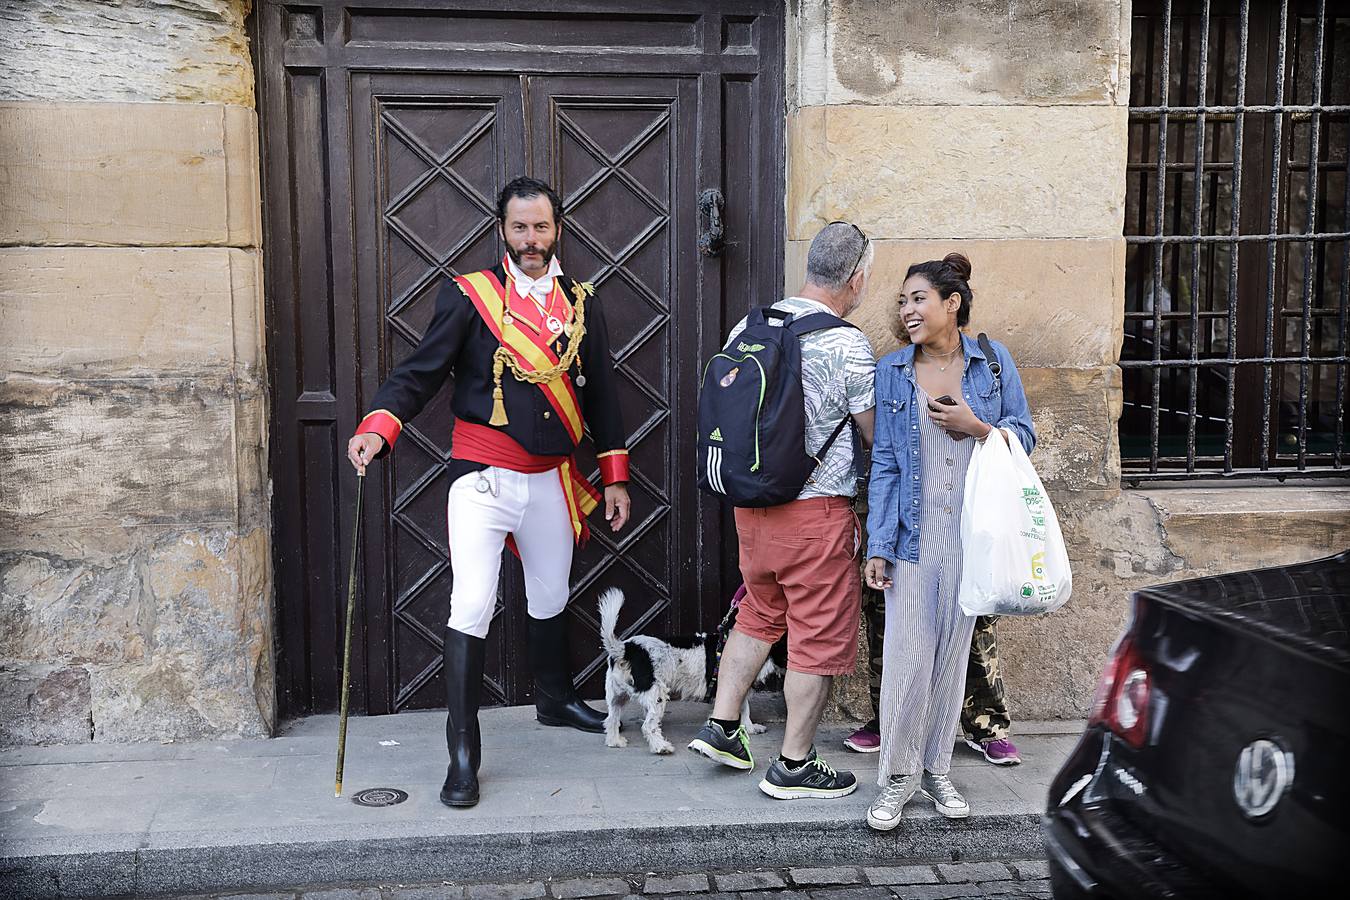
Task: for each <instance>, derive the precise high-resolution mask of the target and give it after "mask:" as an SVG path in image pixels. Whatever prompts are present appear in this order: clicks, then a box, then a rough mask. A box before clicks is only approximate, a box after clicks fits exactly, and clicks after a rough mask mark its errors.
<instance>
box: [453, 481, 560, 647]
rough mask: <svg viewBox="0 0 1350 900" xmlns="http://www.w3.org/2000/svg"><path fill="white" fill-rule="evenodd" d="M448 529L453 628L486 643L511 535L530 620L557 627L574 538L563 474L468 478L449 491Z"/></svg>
mask: <svg viewBox="0 0 1350 900" xmlns="http://www.w3.org/2000/svg"><path fill="white" fill-rule="evenodd" d="M446 524H447V528H448V530H449V534H450V568H451V571H452V572H453V573H454V579H455V580H454V586H453V587H452V588H451V591H450V621H449V622H448V623H447V624H448V625H449V626H450V627H451V628H453V629H455V630H456V631H462V632H464V633H465V634H469V635H473V636H474V637H477V638H482V637H487V633H488V626H489V625H491V624H492V614H493V611H494V610H495V607H496V603H497V581H498V578H499V577H500V575H501V566H502V549H503V547H505V545H506V536H507V535H508V534H513V535H515V539H516V549H517V550H519V551H520V562H521V565H522V566H523V568H524V570H525V599H526V601H527V603H528V606H529V611H530V615H531V616H532V617H534V618H536V619H551V618H553V617H554V616H556V615H558V614H559V613H561V612H562V611H563V608H564V607H565V606H566V605H567V592H568V577H569V575H570V573H571V569H572V548H573V537H572V523H571V521H570V520H569V519H568V516H567V501H566V500H565V499H564V498H563V490H562V481H561V480H560V479H559V477H558V472H557V470H556V469H555V470H553V471H551V472H540V473H538V474H534V475H527V474H525V473H524V472H513V471H511V470H510V469H501V468H496V467H493V468H489V469H483V470H482V471H480V472H470V473H468V474H467V475H462V476H460V477H459V478H457V479H456V480H455V483H454V484H452V485H450V499H449V502H448V503H447V505H446Z"/></svg>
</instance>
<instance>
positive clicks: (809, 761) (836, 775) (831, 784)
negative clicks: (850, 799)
mask: <svg viewBox="0 0 1350 900" xmlns="http://www.w3.org/2000/svg"><path fill="white" fill-rule="evenodd" d="M759 789H760V790H761V791H763V792H764V793H766V794H768V795H769V796H770V797H774V798H776V799H778V800H797V799H800V798H802V797H818V798H821V799H826V800H830V799H833V798H835V797H846V796H848V795H849V794H851V793H853V792H854V791H856V790H857V789H858V779H857V778H856V777H855V776H854V775H853V773H852V772H836V771H835V770H834V769H833V768H831V767H830V764H829V763H827V762H825V760H823V759H821V758H820V756H819V755H818V754H817V753H816V748H815V747H812V748H811V752H810V754H809V755H807V757H806V762H805V763H803V764H802V765H801V767H800V768H797V769H789V768H788V767H787V766H786V765H784V764H783V761H782V760H781V759H775V760H774V761H773V765H771V766H769V771H768V772H765V773H764V779H763V780H762V781H760V783H759Z"/></svg>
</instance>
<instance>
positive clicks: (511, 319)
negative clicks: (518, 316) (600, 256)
mask: <svg viewBox="0 0 1350 900" xmlns="http://www.w3.org/2000/svg"><path fill="white" fill-rule="evenodd" d="M515 321H516V320H515V318H514V317H513V316H510V315H505V316H502V324H503V325H510V324H511V323H513V322H515Z"/></svg>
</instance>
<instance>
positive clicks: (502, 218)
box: [347, 178, 629, 806]
mask: <svg viewBox="0 0 1350 900" xmlns="http://www.w3.org/2000/svg"><path fill="white" fill-rule="evenodd" d="M497 218H498V225H499V227H500V229H501V234H502V239H503V240H504V241H505V243H506V256H505V257H504V258H503V259H502V261H501V262H500V263H498V264H497V265H496V266H493V267H492V268H490V269H484V270H482V271H479V272H470V273H468V274H466V275H460V276H456V277H454V278H452V279H450V280H448V281H447V282H446V283H445V284H444V285H443V286H442V287H441V290H440V293H439V294H438V295H437V297H436V310H435V313H434V315H433V317H432V320H431V324H430V325H429V326H428V327H427V330H426V333H425V334H424V335H423V337H422V340H421V343H419V344H418V345H417V349H416V350H415V351H413V353H412V355H410V356H409V357H408V358H407V359H406V360H404V361H403V362H402V363H400V364H399V365H398V366H397V367H396V368H395V369H394V371H393V372H391V373H390V375H389V378H388V379H387V380H386V381H385V382H384V384H382V385H381V386H380V389H379V391H378V392H377V393H376V394H375V397H374V399H373V401H372V403H371V408H372V410H373V411H372V412H371V413H369V414H368V415H367V416H366V417H365V418H364V419H363V420H362V422H361V424H360V426H358V427H357V429H356V435H355V436H354V437H352V439H351V441H350V442H349V443H348V447H347V455H348V458H349V459H350V460H351V462H352V464H353V465H354V466H355V467H356V468H357V470H358V471H360V472H364V471H365V466H366V464H367V463H368V462H370V461H371V460H372V459H379V458H381V457H383V456H385V455H386V454H388V453H389V452H390V451H391V450H392V449H393V446H394V443H395V442H396V441H397V440H398V436H399V433H400V431H401V430H402V428H403V423H404V422H407V421H408V420H410V419H412V418H413V417H414V416H416V415H417V414H418V412H420V411H421V410H422V408H423V407H424V406H425V405H426V404H427V402H428V401H430V400H431V398H432V397H434V396H435V394H436V392H437V391H438V390H440V388H441V385H442V384H444V382H445V380H446V378H447V377H449V376H450V375H454V378H455V390H454V396H453V398H452V401H451V408H452V410H453V412H454V416H455V422H454V434H453V438H452V449H451V457H452V461H451V463H450V466H449V474H450V491H449V501H448V510H447V517H446V518H447V524H448V530H449V544H450V564H451V568H452V570H453V573H454V586H453V588H452V589H451V597H450V618H449V622H448V623H447V625H446V629H445V650H444V653H445V687H446V705H447V706H448V708H449V713H448V715H447V718H446V726H445V733H446V744H447V748H448V750H449V753H450V766H449V770H448V772H447V774H446V779H445V785H444V787H442V788H441V801H442V802H443V803H446V804H447V805H449V806H473V805H474V804H475V803H477V802H478V794H479V789H478V765H479V760H480V756H481V750H480V747H481V741H480V736H479V730H478V705H479V693H480V690H481V686H482V681H483V656H484V647H485V644H486V637H487V633H488V626H489V624H490V623H491V621H492V612H493V606H494V602H495V599H496V594H497V580H498V575H499V571H500V568H501V551H502V547H503V546H504V545H505V546H510V547H511V548H512V550H513V551H514V552H515V553H516V554H517V555H518V556H519V557H520V561H521V565H522V567H523V568H524V572H525V595H526V601H527V605H528V608H529V645H530V663H531V667H532V669H533V671H534V678H535V708H536V714H537V717H538V719H539V721H540V722H542V723H543V724H545V725H562V726H570V727H572V728H578V729H580V730H582V731H590V732H596V733H599V732H601V731H603V730H604V726H603V722H604V717H603V715H602V714H601V713H599V712H596V711H595V710H594V709H592V708H591V707H590V706H587V705H586V704H585V703H582V702H581V700H580V699H578V698H577V696H576V693H575V690H574V688H573V685H572V674H571V669H570V664H569V653H568V643H567V629H566V623H565V621H564V616H565V609H564V607H565V606H566V604H567V597H568V577H569V572H570V569H571V565H572V550H573V547H574V546H575V544H576V543H577V542H580V541H584V540H585V538H586V536H587V534H588V525H587V522H586V516H587V514H589V513H590V512H591V511H592V510H593V509H595V507H596V506H597V505H599V503H600V501H601V499H603V501H604V505H605V519H606V520H607V521H608V522H609V526H610V528H611V530H613V531H618V530H619V529H620V528H622V527H623V525H624V523H625V522H627V520H628V514H629V498H628V490H627V482H628V451H627V449H625V446H624V430H623V424H622V422H621V420H620V416H619V408H618V396H617V393H616V388H615V382H614V369H613V364H612V362H611V360H610V351H609V336H608V334H607V333H606V329H605V317H604V314H603V313H602V312H601V308H600V303H599V300H598V298H597V297H596V296H595V295H594V289H593V287H592V286H591V285H590V284H586V283H582V282H579V281H576V280H575V279H573V278H570V277H568V276H567V275H564V274H563V271H562V265H561V263H560V262H559V260H558V257H557V255H556V252H555V250H556V247H557V240H558V237H559V234H560V233H561V229H562V203H561V201H560V200H559V198H558V195H557V194H556V193H554V191H553V189H552V188H550V187H549V186H548V185H546V184H544V183H543V182H541V181H536V180H534V179H531V178H517V179H516V180H514V181H512V182H511V183H510V184H508V185H507V186H506V187H505V188H503V189H502V192H501V195H500V196H499V197H498V200H497ZM586 427H589V428H590V433H591V438H592V440H593V442H594V444H595V450H596V454H597V458H598V459H599V464H600V474H601V478H602V480H603V481H604V484H605V488H604V494H603V498H602V496H601V494H600V493H599V492H597V491H596V490H595V488H594V487H592V485H591V484H590V483H589V481H587V480H586V478H585V477H584V476H583V475H582V473H580V472H579V471H577V467H576V462H575V460H574V459H573V454H574V452H575V450H576V447H577V445H578V444H579V443H580V442H581V439H582V436H583V433H584V430H585V428H586Z"/></svg>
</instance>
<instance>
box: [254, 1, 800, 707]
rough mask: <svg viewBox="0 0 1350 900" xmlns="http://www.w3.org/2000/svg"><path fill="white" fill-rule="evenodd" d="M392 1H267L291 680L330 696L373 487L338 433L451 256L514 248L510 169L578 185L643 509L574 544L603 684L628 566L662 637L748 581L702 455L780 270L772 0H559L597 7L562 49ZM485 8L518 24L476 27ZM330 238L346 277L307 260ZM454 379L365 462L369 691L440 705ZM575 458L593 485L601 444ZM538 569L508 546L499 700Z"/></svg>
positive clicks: (356, 676)
mask: <svg viewBox="0 0 1350 900" xmlns="http://www.w3.org/2000/svg"><path fill="white" fill-rule="evenodd" d="M399 7H400V4H399V3H398V2H390V3H376V4H373V5H372V4H366V5H365V6H361V7H356V6H349V5H347V4H344V3H341V2H338V0H313V2H305V3H281V2H274V0H265V2H264V3H263V4H261V9H260V16H261V23H260V35H262V55H261V72H262V83H263V98H264V102H263V104H262V107H263V109H262V114H263V122H264V141H265V149H266V163H265V174H266V176H267V179H268V200H269V203H268V229H269V230H268V238H269V248H270V255H269V258H268V287H269V295H270V296H271V297H272V298H273V303H272V309H273V317H272V320H271V324H272V330H273V341H272V366H273V376H274V378H273V381H274V385H275V387H274V390H275V394H276V409H277V421H276V424H275V426H274V442H273V448H274V449H273V464H274V469H275V470H276V477H275V479H274V480H275V482H276V485H277V489H276V495H277V497H276V501H275V509H276V542H277V548H278V550H277V564H278V593H279V604H280V608H281V609H282V610H283V613H282V615H281V616H280V621H279V625H280V628H281V647H282V652H281V656H280V663H281V665H280V670H279V675H278V682H279V693H280V696H281V699H282V706H283V708H284V709H285V711H287V712H288V713H291V714H299V713H304V712H309V711H320V710H326V709H332V708H334V707H335V705H336V703H335V701H336V695H337V690H336V686H337V682H338V678H337V676H338V674H339V671H340V666H339V664H338V661H339V660H340V656H339V655H338V654H339V653H340V642H339V641H338V637H339V636H340V634H341V625H342V618H341V616H342V601H344V600H345V592H343V591H341V588H340V587H339V586H340V585H345V558H346V557H345V554H346V553H347V552H348V550H349V548H350V546H351V538H352V530H351V526H352V523H351V522H350V521H349V520H346V519H344V517H347V516H350V509H351V506H352V503H353V502H354V499H355V484H354V479H352V477H351V474H350V470H347V469H345V468H343V467H342V466H336V467H335V465H334V460H335V459H337V460H340V459H341V455H342V452H343V451H342V448H343V446H344V445H345V442H346V438H347V436H348V435H349V434H350V433H351V428H352V425H353V424H354V423H355V422H356V421H357V420H358V419H359V418H360V415H361V413H362V412H363V404H364V403H365V402H366V400H367V399H368V398H369V397H370V396H371V395H372V394H373V392H374V390H375V388H376V387H377V386H378V385H379V383H380V381H381V380H382V379H383V378H384V377H385V376H386V375H387V374H388V372H389V371H390V369H391V368H392V367H393V366H395V365H397V364H398V362H399V361H401V360H402V359H404V358H405V357H406V356H407V354H408V353H409V352H411V350H412V349H413V348H414V347H415V346H416V343H417V341H418V339H419V338H420V337H421V335H422V333H423V331H424V329H425V328H426V326H427V324H428V322H429V321H430V317H431V314H432V309H433V304H434V299H435V294H436V291H437V290H438V288H439V285H440V283H441V282H442V281H443V279H444V278H445V277H447V276H448V275H451V274H456V273H460V272H466V271H472V270H474V269H478V268H482V267H485V266H488V265H491V264H492V263H493V262H495V261H496V260H498V259H499V258H500V256H501V253H502V246H501V243H500V240H499V238H498V236H497V233H496V230H495V227H494V218H493V216H494V210H493V204H494V202H495V197H496V194H497V191H498V190H499V189H500V188H501V186H502V185H503V184H504V183H505V182H506V181H508V180H509V179H510V178H512V177H514V176H515V175H517V174H531V175H534V176H535V177H539V178H543V179H545V180H547V181H549V182H551V183H552V184H553V185H554V186H555V187H556V188H557V189H558V190H559V192H560V193H561V194H562V195H563V199H564V203H565V204H566V208H567V212H566V217H565V228H564V233H563V238H562V243H561V247H560V258H561V260H562V262H563V265H564V267H565V269H566V271H567V272H568V273H569V274H570V275H573V276H574V277H577V278H579V279H582V280H588V281H592V282H594V283H595V284H596V287H597V293H598V296H599V298H600V302H601V303H602V304H603V308H604V311H605V315H606V319H607V323H608V328H609V334H610V340H611V345H612V351H613V364H614V366H615V369H616V371H617V374H618V378H617V383H618V392H619V403H620V404H621V406H622V410H623V414H624V420H625V425H626V427H627V430H628V435H629V447H630V451H631V470H632V476H631V477H632V480H631V482H630V484H629V490H630V493H631V495H632V498H633V516H632V521H631V522H630V524H629V525H628V526H627V527H626V528H625V529H624V530H623V531H622V532H621V533H619V534H617V535H615V534H611V533H610V531H609V529H608V527H607V526H606V524H605V523H604V520H603V517H602V515H601V514H600V513H596V514H595V515H593V516H592V521H591V524H592V535H593V537H592V539H591V541H590V543H589V544H588V545H587V546H586V547H584V548H580V549H578V551H577V553H576V556H575V561H574V565H573V569H572V584H571V597H572V602H571V604H570V605H569V611H568V616H569V621H570V634H571V639H572V652H573V664H574V667H575V671H576V672H577V684H578V686H579V687H580V688H581V690H582V692H583V695H585V696H588V697H597V696H600V695H601V694H602V693H603V662H604V660H603V657H602V655H601V653H600V647H599V637H598V634H597V623H596V620H595V601H596V598H597V596H598V594H599V593H600V592H601V591H603V590H604V589H605V588H608V587H611V586H617V587H621V588H622V589H623V590H624V591H625V593H626V595H627V604H626V606H625V608H624V613H623V616H622V618H621V620H620V628H621V631H622V632H624V633H636V632H637V631H647V632H650V633H657V634H662V633H674V632H690V631H695V630H704V629H708V628H711V627H713V626H715V625H716V623H717V621H718V620H719V619H720V617H721V615H722V612H723V611H724V610H725V606H726V602H727V598H728V596H729V594H730V592H731V590H732V589H733V588H734V587H735V583H736V566H735V541H734V531H732V530H731V529H730V521H729V515H728V512H727V511H726V510H724V509H722V508H721V507H720V506H719V505H718V503H717V502H716V501H715V500H712V499H711V498H708V497H706V496H703V495H701V494H700V493H699V492H698V490H697V488H696V485H695V480H694V478H693V467H692V460H693V458H694V440H695V408H696V400H697V387H698V376H699V372H700V367H701V364H702V361H704V360H706V359H707V358H708V357H709V356H710V355H711V354H712V353H713V352H716V349H717V346H718V342H719V337H720V335H722V334H724V333H725V332H726V329H727V327H728V326H729V325H730V324H731V322H733V321H734V320H735V319H736V318H738V317H739V316H740V315H741V314H743V313H744V311H745V309H746V308H747V307H748V306H749V305H751V304H752V303H757V302H772V301H773V300H774V299H776V298H777V297H778V295H779V293H780V291H781V284H782V263H781V247H782V241H783V222H782V191H783V168H782V166H783V156H782V154H783V145H782V107H783V94H782V89H783V85H782V71H783V70H782V53H783V47H782V34H783V12H782V8H781V4H778V3H773V2H770V0H747V2H745V3H743V4H738V5H737V9H736V12H735V13H734V14H731V13H725V12H724V11H723V10H724V7H725V4H721V3H718V2H716V0H687V2H684V3H681V4H678V6H677V9H676V10H675V11H674V12H671V11H669V10H665V9H662V10H660V11H659V12H658V11H656V8H655V7H651V9H652V10H653V11H652V12H650V13H644V12H641V11H634V10H633V9H631V8H630V7H629V5H627V4H620V3H599V2H582V0H555V2H554V3H553V4H551V5H550V12H549V15H557V16H560V17H561V18H560V19H559V21H560V22H561V21H563V20H569V21H570V20H572V19H575V20H576V21H585V22H587V23H589V24H588V26H587V28H586V29H585V30H584V31H583V32H577V33H576V34H575V35H573V37H572V38H571V39H569V41H568V42H566V46H558V47H554V46H551V45H550V44H548V43H547V41H548V39H549V34H550V28H545V27H543V26H541V24H540V22H541V21H542V20H540V19H539V16H538V15H535V14H534V13H532V14H531V15H530V16H519V15H515V14H499V13H496V12H494V11H493V10H492V9H491V8H490V6H489V5H487V4H483V5H481V6H475V4H473V3H470V2H464V0H444V2H432V0H419V2H418V3H417V4H416V12H415V14H412V15H411V16H410V14H409V11H408V10H401V9H400V8H399ZM540 15H542V14H540ZM577 17H580V18H577ZM471 23H472V28H471V30H473V32H474V33H475V34H487V33H496V34H499V35H500V42H499V43H491V44H488V45H481V44H480V45H475V46H467V45H462V44H460V43H457V41H458V40H459V39H460V38H459V37H457V36H458V35H463V34H467V33H469V32H466V31H465V30H464V29H465V28H470V24H471ZM414 24H415V25H416V27H415V28H414V29H413V30H412V31H409V30H408V29H409V28H412V26H413V25H414ZM583 37H584V38H585V40H582V38H583ZM588 42H590V43H588ZM591 43H595V46H591V45H590V44H591ZM611 47H621V48H623V52H614V51H613V50H612V49H611ZM522 73H523V74H522ZM708 188H718V189H720V190H722V191H723V193H724V194H725V195H726V221H727V223H728V226H729V231H728V239H729V240H728V245H727V250H726V252H725V253H724V254H723V255H721V256H720V257H708V256H702V255H700V254H699V252H698V250H697V244H698V235H699V228H700V224H701V223H700V221H699V218H698V212H697V208H696V204H697V199H698V196H699V193H700V191H702V190H705V189H708ZM754 210H769V211H770V212H769V213H768V214H766V215H755V214H754V212H753V211H754ZM325 261H326V264H327V279H326V281H325V280H323V279H321V278H318V277H316V276H317V275H318V274H319V273H322V272H323V266H324V264H325ZM314 373H319V374H318V375H317V376H316V375H315V374H314ZM453 390H454V385H453V384H448V385H446V387H445V388H444V389H443V390H442V391H441V393H440V394H439V395H438V396H437V397H436V398H435V399H433V400H432V402H431V403H430V404H429V405H428V406H427V408H426V409H425V410H424V411H423V412H422V413H421V414H420V415H419V416H417V417H416V418H415V419H414V420H413V421H412V422H409V423H405V428H404V432H403V436H402V438H401V439H400V441H399V444H398V450H397V451H396V452H395V453H394V454H392V455H391V456H390V457H389V458H387V460H386V461H384V462H382V463H379V464H377V465H376V466H374V467H372V469H371V475H370V477H368V479H367V480H368V481H370V482H371V483H370V484H369V485H368V486H367V488H366V498H365V500H366V504H365V510H366V513H365V517H364V521H363V528H364V533H363V535H362V543H363V556H362V562H361V567H360V571H361V579H360V588H361V590H360V592H359V593H360V602H359V605H358V609H357V615H356V617H355V618H354V620H353V625H354V629H355V637H354V649H353V676H352V677H353V697H352V706H353V709H355V710H358V711H362V712H367V713H386V712H397V711H399V710H403V709H418V708H431V707H440V706H443V705H444V694H443V691H442V688H441V686H440V680H441V679H440V641H441V634H442V631H443V629H444V623H445V619H446V614H447V611H448V606H449V597H450V589H451V583H452V578H451V570H450V565H449V559H448V552H447V549H446V521H445V498H446V492H447V490H448V488H449V485H448V484H447V483H446V475H445V466H446V462H447V460H448V456H449V447H450V421H451V414H450V408H449V402H450V398H451V396H452V392H453ZM578 461H579V464H580V466H581V467H582V469H583V470H584V471H586V472H588V473H589V474H590V476H591V478H592V480H593V481H595V482H596V483H597V484H598V483H599V473H598V470H597V466H596V464H595V457H594V452H593V450H592V449H591V448H590V446H589V442H585V443H584V444H583V446H582V448H581V450H580V451H579V453H578ZM292 546H294V547H296V548H297V551H296V552H291V550H290V548H291V547H292ZM522 588H523V585H522V584H521V576H520V569H519V564H518V563H517V562H516V561H515V559H514V558H512V557H510V556H509V555H504V558H503V563H502V581H501V588H500V591H499V597H498V603H497V608H496V612H495V616H494V620H493V624H492V628H491V631H490V637H489V645H488V646H489V649H488V663H487V667H486V676H485V694H484V703H485V704H487V705H491V704H494V703H520V702H526V701H528V700H529V699H530V695H531V687H532V681H531V678H530V674H529V666H528V654H527V652H526V648H525V615H526V613H525V604H524V602H523V589H522Z"/></svg>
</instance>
